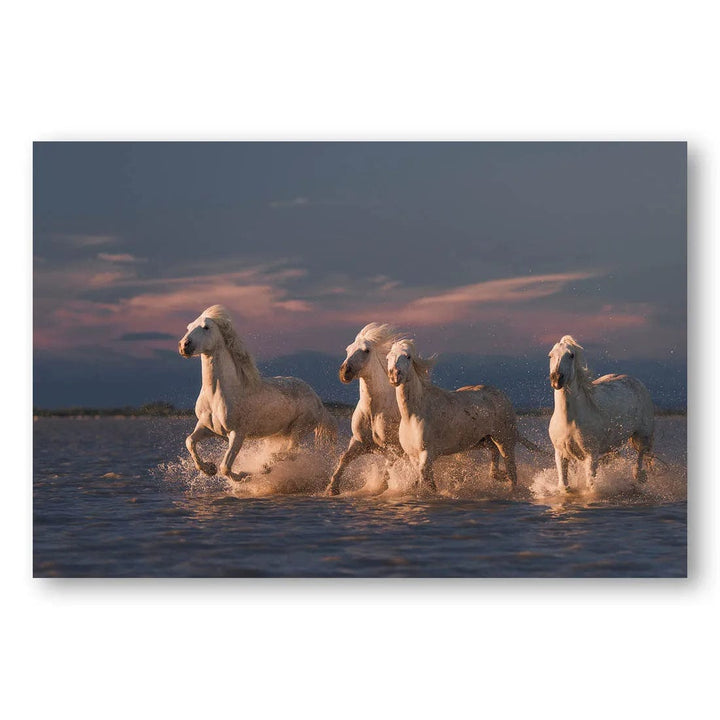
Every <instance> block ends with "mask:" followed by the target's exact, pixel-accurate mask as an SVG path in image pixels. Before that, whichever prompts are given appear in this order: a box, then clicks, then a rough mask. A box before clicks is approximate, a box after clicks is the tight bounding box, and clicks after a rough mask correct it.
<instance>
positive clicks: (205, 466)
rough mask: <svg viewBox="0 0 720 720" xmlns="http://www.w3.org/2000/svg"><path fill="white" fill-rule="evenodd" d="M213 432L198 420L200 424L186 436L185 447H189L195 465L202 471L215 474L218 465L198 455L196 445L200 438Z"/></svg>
mask: <svg viewBox="0 0 720 720" xmlns="http://www.w3.org/2000/svg"><path fill="white" fill-rule="evenodd" d="M212 434H213V433H212V431H211V430H209V429H208V428H207V427H205V425H203V424H202V423H201V422H199V421H198V424H197V425H196V426H195V429H194V430H193V431H192V433H190V435H188V436H187V438H185V447H186V448H187V449H188V452H189V453H190V457H192V459H193V462H194V463H195V467H196V468H197V469H198V470H200V472H204V473H205V474H206V475H215V473H217V467H216V466H215V463H213V462H205V461H204V460H202V459H201V458H200V456H199V455H198V453H197V450H196V448H195V446H196V444H197V442H198V441H199V440H202V439H204V438H207V437H209V436H210V435H212Z"/></svg>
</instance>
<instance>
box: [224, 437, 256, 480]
mask: <svg viewBox="0 0 720 720" xmlns="http://www.w3.org/2000/svg"><path fill="white" fill-rule="evenodd" d="M244 440H245V436H244V435H242V434H240V433H239V432H236V431H235V430H231V431H230V432H229V433H228V449H227V452H226V453H225V457H224V458H223V459H222V463H220V474H221V475H224V476H225V477H228V478H230V479H231V480H235V481H236V482H240V481H241V480H243V479H244V478H246V477H247V476H248V475H249V473H234V472H233V471H232V466H233V463H234V462H235V458H236V457H237V454H238V453H239V452H240V448H241V447H242V444H243V441H244Z"/></svg>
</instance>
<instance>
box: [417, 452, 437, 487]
mask: <svg viewBox="0 0 720 720" xmlns="http://www.w3.org/2000/svg"><path fill="white" fill-rule="evenodd" d="M418 461H419V462H418V465H419V469H420V484H421V485H425V486H427V487H428V488H429V489H430V490H432V491H433V492H437V486H436V485H435V474H434V472H433V458H432V457H430V454H429V453H428V451H427V450H423V451H422V452H421V453H420V457H419V458H418Z"/></svg>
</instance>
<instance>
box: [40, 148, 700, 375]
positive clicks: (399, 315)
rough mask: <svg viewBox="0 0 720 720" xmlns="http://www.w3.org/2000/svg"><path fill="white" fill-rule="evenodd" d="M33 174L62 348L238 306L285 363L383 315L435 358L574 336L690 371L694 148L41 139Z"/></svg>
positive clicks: (158, 333)
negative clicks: (689, 223)
mask: <svg viewBox="0 0 720 720" xmlns="http://www.w3.org/2000/svg"><path fill="white" fill-rule="evenodd" d="M33 184H34V248H33V250H34V255H35V256H36V261H35V277H34V292H35V304H34V316H35V342H36V347H37V348H38V349H42V350H43V351H46V352H50V353H53V354H54V356H55V357H56V358H61V357H70V356H75V355H78V354H82V352H87V349H88V348H96V347H98V348H102V349H103V351H106V352H109V353H113V354H115V355H117V356H119V357H124V358H126V359H127V357H128V356H130V355H132V356H133V357H134V358H139V360H142V359H143V358H145V359H146V360H147V359H148V356H147V353H148V352H150V350H149V349H148V348H146V347H145V346H144V345H143V342H142V340H145V341H148V342H149V341H151V340H157V341H168V342H170V341H171V340H172V341H174V340H176V339H177V338H178V337H179V336H180V335H181V334H182V332H183V330H184V327H185V325H186V324H187V323H188V322H189V321H191V320H192V319H193V318H194V317H196V316H197V315H198V314H199V313H200V312H201V311H202V310H203V309H204V307H206V306H208V305H210V304H213V303H215V302H224V303H225V304H227V305H228V306H229V308H230V310H231V311H232V313H233V315H234V316H235V318H236V320H237V322H238V324H239V326H240V327H241V328H242V330H243V332H244V333H246V334H247V335H248V336H249V337H250V338H251V339H253V340H256V344H255V345H254V349H255V350H256V351H257V353H258V355H259V356H260V357H261V358H262V359H265V360H268V361H269V360H271V359H272V358H273V356H277V355H289V354H292V353H296V352H299V351H306V350H308V349H312V350H318V351H322V352H325V353H331V354H332V353H334V352H335V351H336V350H337V349H338V348H339V349H342V348H343V347H345V345H346V344H347V343H348V342H349V340H350V339H351V338H352V337H353V336H354V333H355V332H356V331H357V329H358V328H359V327H360V326H361V325H363V324H365V323H366V322H368V321H370V320H379V321H386V320H391V321H397V322H400V323H404V324H406V325H408V326H410V327H408V329H409V330H411V331H415V332H416V334H417V335H418V338H420V339H422V342H423V346H424V347H423V349H424V350H426V351H427V352H436V351H439V352H451V353H452V352H463V353H470V354H473V353H474V354H487V353H490V354H504V353H508V352H511V353H515V354H517V355H520V356H527V357H530V356H534V355H536V354H541V355H543V356H544V354H545V353H546V352H547V349H546V348H545V345H546V344H547V343H548V341H549V340H550V339H551V338H553V337H554V336H555V335H557V336H558V337H559V336H560V335H561V334H564V332H572V333H573V334H576V335H577V336H578V338H579V339H580V340H581V341H584V342H585V343H586V344H587V345H588V346H589V347H593V348H596V349H597V350H598V352H602V353H603V354H605V355H608V356H615V357H633V358H637V359H647V360H652V361H654V362H666V361H669V360H672V361H673V362H677V360H678V358H679V359H680V360H681V361H684V357H685V337H686V318H685V302H686V229H685V228H686V215H687V211H686V146H685V144H684V143H36V144H35V150H34V177H33ZM524 289H525V290H524ZM494 295H496V297H495V296H494ZM129 338H136V341H132V340H129Z"/></svg>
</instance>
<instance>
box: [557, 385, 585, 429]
mask: <svg viewBox="0 0 720 720" xmlns="http://www.w3.org/2000/svg"><path fill="white" fill-rule="evenodd" d="M554 400H555V412H556V413H557V414H558V415H559V416H560V417H564V418H565V420H566V421H568V422H570V421H572V420H574V419H575V418H576V417H577V416H578V413H579V411H580V410H581V409H586V408H589V407H590V403H589V402H588V397H587V395H586V393H585V390H584V389H583V388H582V387H580V384H579V383H578V381H577V378H573V381H572V383H571V384H570V385H569V386H566V387H564V388H561V389H560V390H555V391H554Z"/></svg>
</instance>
